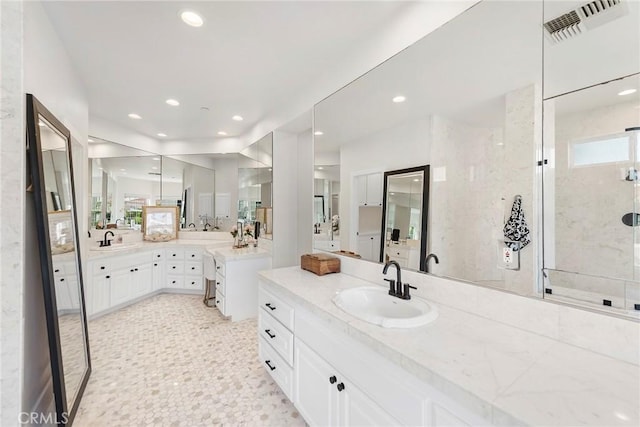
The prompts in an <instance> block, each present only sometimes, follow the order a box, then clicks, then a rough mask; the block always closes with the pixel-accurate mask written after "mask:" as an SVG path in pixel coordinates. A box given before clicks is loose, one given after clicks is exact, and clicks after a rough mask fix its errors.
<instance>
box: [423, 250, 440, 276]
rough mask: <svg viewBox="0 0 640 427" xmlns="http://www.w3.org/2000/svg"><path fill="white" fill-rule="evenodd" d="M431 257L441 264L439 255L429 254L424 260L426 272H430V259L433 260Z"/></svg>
mask: <svg viewBox="0 0 640 427" xmlns="http://www.w3.org/2000/svg"><path fill="white" fill-rule="evenodd" d="M431 258H433V260H434V261H435V262H436V264H440V260H439V259H438V255H436V254H429V255H427V258H426V259H425V260H424V268H425V272H426V273H428V272H429V261H431Z"/></svg>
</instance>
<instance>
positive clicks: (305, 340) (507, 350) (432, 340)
mask: <svg viewBox="0 0 640 427" xmlns="http://www.w3.org/2000/svg"><path fill="white" fill-rule="evenodd" d="M342 261H343V263H344V264H347V262H345V259H344V258H343V259H342ZM354 262H357V261H354ZM360 264H361V265H364V264H365V263H360ZM354 265H356V264H354ZM345 267H346V271H351V270H352V269H351V267H350V266H349V265H345ZM360 268H361V267H360ZM365 268H366V266H365ZM376 270H377V269H376ZM343 271H345V269H343ZM361 272H363V270H361ZM366 274H368V273H366ZM366 274H365V276H366ZM377 276H379V282H381V281H382V275H381V274H380V272H379V271H378V272H377ZM404 276H408V280H407V281H410V282H411V283H412V284H414V285H417V287H418V290H417V291H416V292H418V294H417V295H414V297H416V296H420V297H424V296H425V294H424V291H425V288H426V289H427V290H428V291H429V292H430V291H431V289H430V288H431V286H432V285H433V284H429V280H433V279H432V278H431V276H424V275H419V274H416V273H414V274H412V273H410V272H407V273H406V274H405V275H403V277H404ZM420 276H422V277H423V278H422V279H419V277H420ZM437 280H440V281H442V279H437ZM443 282H444V281H443ZM377 285H380V283H374V282H373V280H372V281H371V282H370V281H368V280H363V279H361V278H359V277H355V276H353V275H348V274H344V273H338V274H330V275H325V276H322V277H319V276H316V275H314V274H312V273H309V272H306V271H302V270H301V269H300V268H299V267H290V268H283V269H276V270H271V271H264V272H261V273H260V297H259V335H260V338H259V355H260V359H261V362H262V363H263V365H264V367H265V369H266V370H267V372H269V373H270V374H271V375H272V377H273V378H274V380H275V381H276V382H277V383H278V385H279V386H280V387H281V388H282V390H283V392H284V393H285V394H286V395H287V396H288V397H289V398H290V399H291V401H292V402H293V403H294V404H295V406H296V408H297V409H298V410H299V411H300V413H301V415H302V416H303V417H304V419H305V421H306V422H307V423H309V424H310V425H339V424H340V425H372V424H376V425H427V426H443V425H449V426H450V425H577V424H580V425H617V424H620V425H637V423H638V421H639V420H640V408H639V407H638V401H639V399H640V391H639V388H638V384H637V379H638V378H640V370H639V368H638V363H637V349H636V351H635V352H634V350H633V349H631V350H630V352H628V353H627V355H625V357H626V358H628V359H629V360H622V358H620V359H614V358H612V357H609V356H606V355H603V354H600V352H597V351H591V350H590V349H588V348H585V345H586V342H587V340H589V339H591V337H590V336H589V333H585V334H584V335H583V336H582V337H581V339H582V343H578V344H573V343H570V342H568V341H569V340H568V339H563V338H562V337H561V336H558V337H556V338H552V337H548V336H544V335H541V334H539V333H533V332H531V331H529V330H526V328H525V327H522V325H521V323H519V322H522V320H523V317H525V316H527V315H528V313H529V310H531V307H530V305H531V304H532V303H536V304H542V305H543V306H544V305H546V306H550V304H548V303H544V302H539V301H533V300H529V299H525V298H522V297H515V296H511V295H506V294H505V295H506V297H507V298H510V297H514V298H516V300H515V301H516V304H518V302H517V301H519V300H521V307H511V308H510V309H505V310H503V312H504V314H501V316H503V317H502V318H501V319H500V320H496V319H495V318H494V319H492V318H490V316H487V315H482V314H481V312H474V311H473V310H467V309H466V307H465V306H464V304H467V302H469V304H471V302H470V301H472V302H473V303H475V304H480V305H487V304H489V305H493V309H494V310H495V309H496V308H502V307H504V306H503V303H504V302H503V301H502V300H501V296H499V295H498V296H497V297H496V298H495V300H494V302H493V304H490V303H491V301H490V300H487V299H483V298H481V297H480V296H479V292H478V288H477V287H473V286H468V285H466V284H461V283H458V284H453V282H452V284H451V286H449V288H448V289H446V290H443V291H441V292H443V294H436V293H435V292H434V293H433V295H434V298H436V299H438V300H440V301H443V300H444V298H446V297H443V296H442V295H444V292H445V291H446V292H448V293H450V294H455V295H457V296H458V297H461V296H463V294H464V293H466V292H470V293H469V294H468V295H466V299H467V300H468V301H467V302H464V303H462V305H459V306H457V307H455V306H452V305H447V304H442V303H439V302H436V303H435V305H436V306H437V308H438V311H439V316H438V318H437V319H436V320H435V321H433V322H432V323H430V324H427V325H426V326H421V327H416V328H407V329H398V328H381V327H379V326H377V325H373V324H370V323H367V322H364V321H362V320H359V319H357V318H356V317H354V316H352V315H350V314H349V313H346V312H344V311H342V310H341V309H339V308H338V307H337V306H336V305H335V304H334V303H333V301H332V299H333V298H334V297H335V295H336V294H337V293H339V292H341V291H343V290H346V289H353V288H357V287H361V286H377ZM380 286H381V285H380ZM437 286H439V287H444V288H446V287H447V284H444V283H438V284H437ZM485 290H486V291H488V292H497V291H493V290H490V289H483V290H482V291H485ZM482 291H481V292H482ZM498 294H500V293H498ZM502 294H504V293H502ZM427 295H428V293H427ZM389 298H393V297H391V296H390V297H389ZM427 299H428V300H430V302H433V300H431V299H430V298H427ZM469 300H470V301H469ZM548 308H549V310H551V311H550V313H551V312H553V310H554V307H553V306H551V307H548ZM555 308H556V309H557V307H555ZM562 309H563V308H561V309H558V310H556V311H555V313H556V317H555V320H556V321H558V319H559V318H560V319H561V320H560V323H566V322H568V319H569V317H573V321H576V317H575V316H578V317H579V316H580V313H577V314H575V313H570V314H569V315H567V316H566V319H564V320H562V318H563V316H565V315H564V314H559V313H558V311H561V310H562ZM537 310H538V311H539V309H537ZM507 312H508V313H507ZM509 317H511V318H512V319H513V320H512V321H508V320H507V321H505V320H506V319H508V318H509ZM587 317H588V316H587ZM545 322H546V323H548V324H551V323H553V320H552V319H547V320H546V321H545ZM583 322H585V323H586V320H583ZM636 326H637V325H636ZM540 329H541V330H542V329H544V328H540ZM633 331H635V329H629V330H628V331H626V332H625V331H622V330H621V329H620V330H618V333H620V334H621V335H622V334H626V335H627V336H628V337H630V338H631V339H630V340H629V339H627V338H625V337H621V338H620V340H621V341H627V344H630V345H633ZM545 333H546V332H545ZM560 335H562V334H560ZM573 339H575V338H573ZM636 340H637V337H636ZM629 341H631V342H629ZM636 344H637V343H636ZM634 361H635V362H634ZM629 362H631V363H629Z"/></svg>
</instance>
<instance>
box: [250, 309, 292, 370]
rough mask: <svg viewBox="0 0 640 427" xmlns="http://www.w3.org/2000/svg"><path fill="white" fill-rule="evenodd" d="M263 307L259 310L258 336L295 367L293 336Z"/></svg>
mask: <svg viewBox="0 0 640 427" xmlns="http://www.w3.org/2000/svg"><path fill="white" fill-rule="evenodd" d="M267 311H268V309H267V308H265V307H262V308H261V309H260V310H258V335H260V336H261V337H262V338H264V340H265V341H266V342H267V343H269V345H271V347H273V349H274V350H276V351H277V352H278V354H279V355H280V356H282V358H283V359H284V360H285V361H286V362H287V363H288V364H289V365H290V366H293V334H292V333H291V331H289V330H288V329H287V328H285V327H284V326H282V324H281V323H280V322H278V321H277V320H276V319H274V318H273V317H271V315H270V314H269V313H267Z"/></svg>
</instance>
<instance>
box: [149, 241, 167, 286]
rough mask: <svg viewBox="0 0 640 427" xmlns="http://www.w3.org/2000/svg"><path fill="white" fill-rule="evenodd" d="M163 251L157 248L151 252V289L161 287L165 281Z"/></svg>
mask: <svg viewBox="0 0 640 427" xmlns="http://www.w3.org/2000/svg"><path fill="white" fill-rule="evenodd" d="M165 272H166V269H165V251H164V249H157V250H154V251H153V252H152V253H151V282H152V286H153V290H154V291H157V290H158V289H162V288H163V287H164V283H165Z"/></svg>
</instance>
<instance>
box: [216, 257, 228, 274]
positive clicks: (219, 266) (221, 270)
mask: <svg viewBox="0 0 640 427" xmlns="http://www.w3.org/2000/svg"><path fill="white" fill-rule="evenodd" d="M225 270H226V267H225V263H224V262H223V261H220V260H219V259H216V273H218V274H222V275H223V276H226V274H225Z"/></svg>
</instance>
